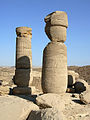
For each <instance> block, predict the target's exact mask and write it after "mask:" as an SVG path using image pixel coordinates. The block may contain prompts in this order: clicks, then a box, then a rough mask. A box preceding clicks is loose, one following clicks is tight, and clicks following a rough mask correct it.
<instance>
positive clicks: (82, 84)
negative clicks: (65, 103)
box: [74, 79, 89, 93]
mask: <svg viewBox="0 0 90 120" xmlns="http://www.w3.org/2000/svg"><path fill="white" fill-rule="evenodd" d="M88 87H89V86H88V83H87V82H86V81H85V80H83V79H78V80H77V81H76V82H75V84H74V88H75V91H76V92H77V93H81V92H83V91H85V90H86V89H88Z"/></svg>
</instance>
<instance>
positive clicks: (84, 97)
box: [79, 88, 90, 104]
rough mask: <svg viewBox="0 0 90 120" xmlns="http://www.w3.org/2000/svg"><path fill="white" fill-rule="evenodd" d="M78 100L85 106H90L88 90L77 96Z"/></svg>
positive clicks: (89, 92)
mask: <svg viewBox="0 0 90 120" xmlns="http://www.w3.org/2000/svg"><path fill="white" fill-rule="evenodd" d="M79 98H80V100H81V101H82V102H83V103H85V104H90V88H89V89H88V90H86V91H85V92H83V93H81V94H80V95H79Z"/></svg>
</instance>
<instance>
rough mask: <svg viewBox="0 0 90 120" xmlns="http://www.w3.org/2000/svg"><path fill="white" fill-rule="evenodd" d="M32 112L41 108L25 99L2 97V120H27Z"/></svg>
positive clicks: (0, 115)
mask: <svg viewBox="0 0 90 120" xmlns="http://www.w3.org/2000/svg"><path fill="white" fill-rule="evenodd" d="M32 110H39V107H38V106H37V105H35V104H34V103H33V102H31V101H28V100H26V99H25V98H24V99H22V98H20V97H16V96H9V95H7V96H1V97H0V120H26V119H27V117H28V115H29V113H30V112H31V111H32Z"/></svg>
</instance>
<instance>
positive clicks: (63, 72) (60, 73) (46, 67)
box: [42, 11, 68, 94]
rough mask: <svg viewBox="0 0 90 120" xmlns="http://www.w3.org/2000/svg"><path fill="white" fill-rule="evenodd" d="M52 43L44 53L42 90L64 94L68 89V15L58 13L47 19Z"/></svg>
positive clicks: (47, 32) (47, 31)
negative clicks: (66, 42) (66, 44)
mask: <svg viewBox="0 0 90 120" xmlns="http://www.w3.org/2000/svg"><path fill="white" fill-rule="evenodd" d="M45 22H46V26H45V32H46V34H47V36H48V38H49V39H50V40H51V42H50V43H48V45H47V46H46V47H45V49H44V51H43V67H42V89H43V92H44V93H58V94H59V93H64V92H65V91H66V88H67V48H66V46H65V44H64V42H65V41H66V28H67V27H68V20H67V14H66V13H65V12H63V11H56V12H53V13H51V14H49V15H48V16H46V17H45Z"/></svg>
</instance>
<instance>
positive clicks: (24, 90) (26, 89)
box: [13, 87, 31, 95]
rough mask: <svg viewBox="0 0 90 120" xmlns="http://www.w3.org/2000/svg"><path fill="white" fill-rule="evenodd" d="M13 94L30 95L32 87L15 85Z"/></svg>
mask: <svg viewBox="0 0 90 120" xmlns="http://www.w3.org/2000/svg"><path fill="white" fill-rule="evenodd" d="M13 94H14V95H30V94H31V88H30V87H14V88H13Z"/></svg>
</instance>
